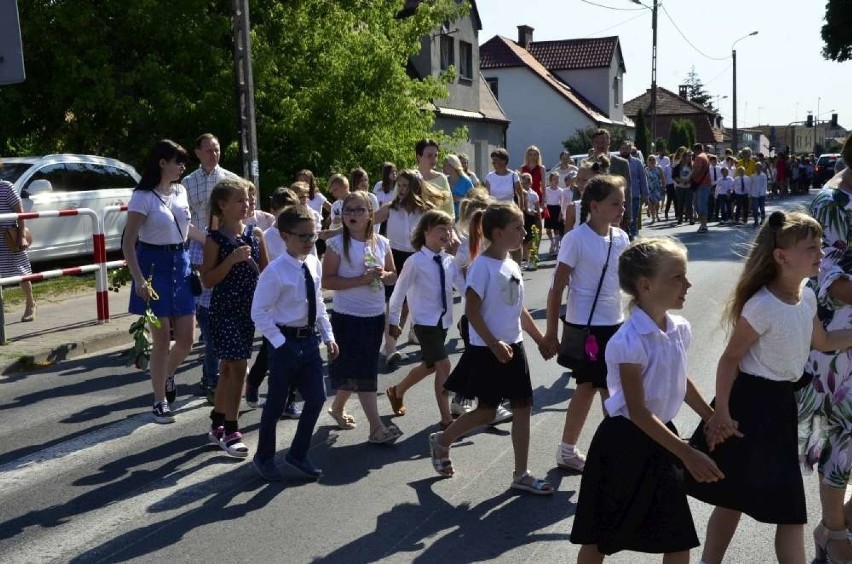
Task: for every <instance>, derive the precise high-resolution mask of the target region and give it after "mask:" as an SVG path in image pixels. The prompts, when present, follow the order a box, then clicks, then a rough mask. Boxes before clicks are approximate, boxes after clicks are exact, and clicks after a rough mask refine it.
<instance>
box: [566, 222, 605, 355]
mask: <svg viewBox="0 0 852 564" xmlns="http://www.w3.org/2000/svg"><path fill="white" fill-rule="evenodd" d="M611 254H612V227H610V228H609V246H608V247H607V251H606V261H605V262H604V265H603V270H602V271H601V278H600V280H599V281H598V289H597V290H596V291H595V300H594V301H593V302H592V311H590V312H589V319H588V320H587V321H586V326H585V327H575V326H573V325H569V324H568V322H567V321H566V322H565V323H564V324H563V325H562V341H561V343H560V345H559V354H558V355H557V356H556V363H557V364H559V366H564V367H565V368H568V369H570V370H579V369H582V368H585V367H586V366H588V365H589V364H591V363H592V362H595V361H597V359H598V351H600V347H598V341H597V339H596V338H595V336H594V335H592V333H591V329H590V328H591V326H592V317H594V315H595V308H596V307H597V305H598V297H599V296H600V294H601V286H603V281H604V276H606V270H607V268H609V257H610V255H611Z"/></svg>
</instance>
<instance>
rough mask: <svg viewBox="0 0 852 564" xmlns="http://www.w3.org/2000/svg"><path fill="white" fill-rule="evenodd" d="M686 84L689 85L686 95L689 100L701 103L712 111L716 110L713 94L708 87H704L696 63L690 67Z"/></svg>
mask: <svg viewBox="0 0 852 564" xmlns="http://www.w3.org/2000/svg"><path fill="white" fill-rule="evenodd" d="M684 84H685V85H686V87H687V91H686V94H687V96H686V97H687V98H688V99H689V100H691V101H692V102H695V103H696V104H701V105H702V106H704V107H706V108H707V109H709V110H711V111H716V108H715V107H714V106H713V102H712V100H713V95H712V94H710V93H709V92H707V89H706V88H705V87H704V83H703V82H701V78H700V77H699V76H698V73H697V72H695V66H694V65H693V66H692V67H691V68H690V69H689V72H688V73H687V75H686V80H685V81H684Z"/></svg>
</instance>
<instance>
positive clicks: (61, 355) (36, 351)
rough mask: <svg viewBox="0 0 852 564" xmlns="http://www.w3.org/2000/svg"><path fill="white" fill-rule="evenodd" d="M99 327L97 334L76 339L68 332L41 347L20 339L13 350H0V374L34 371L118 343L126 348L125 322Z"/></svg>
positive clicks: (129, 342) (128, 341) (129, 341)
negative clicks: (59, 338) (7, 351)
mask: <svg viewBox="0 0 852 564" xmlns="http://www.w3.org/2000/svg"><path fill="white" fill-rule="evenodd" d="M102 327H105V328H104V329H103V330H102V331H100V332H99V334H96V335H89V336H79V340H74V336H73V335H68V338H69V339H68V340H65V341H62V342H58V343H57V342H54V343H50V344H45V345H41V346H39V345H30V344H29V343H24V342H17V343H14V345H13V346H14V347H15V352H14V353H13V352H11V351H10V352H9V353H6V352H5V351H0V375H9V374H14V373H20V372H28V371H33V370H38V369H39V368H44V367H47V366H53V365H55V364H57V363H59V362H62V361H64V360H71V359H73V358H78V357H81V356H83V355H87V354H91V353H95V352H98V351H102V350H105V349H109V348H113V347H117V346H120V345H122V344H124V345H127V348H130V346H131V345H132V344H133V343H132V340H131V339H130V336H129V335H128V333H127V324H126V323H122V322H118V323H111V324H108V325H104V326H102Z"/></svg>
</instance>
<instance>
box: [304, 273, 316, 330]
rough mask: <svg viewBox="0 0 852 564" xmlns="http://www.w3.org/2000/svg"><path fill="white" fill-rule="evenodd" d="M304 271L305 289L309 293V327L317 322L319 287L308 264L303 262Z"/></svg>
mask: <svg viewBox="0 0 852 564" xmlns="http://www.w3.org/2000/svg"><path fill="white" fill-rule="evenodd" d="M302 272H303V273H304V275H305V291H306V292H307V294H308V327H313V326H314V325H316V323H317V288H316V286H314V277H313V276H311V271H310V270H308V265H307V264H305V263H302Z"/></svg>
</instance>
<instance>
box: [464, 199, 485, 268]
mask: <svg viewBox="0 0 852 564" xmlns="http://www.w3.org/2000/svg"><path fill="white" fill-rule="evenodd" d="M484 213H485V210H484V209H479V210H476V211H475V212H473V215H471V216H470V222H469V223H468V226H467V245H468V247H467V248H468V250H469V251H470V260H471V261H473V259H475V258H476V256H477V255H478V254H479V247H480V245H481V243H482V216H483V214H484Z"/></svg>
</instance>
